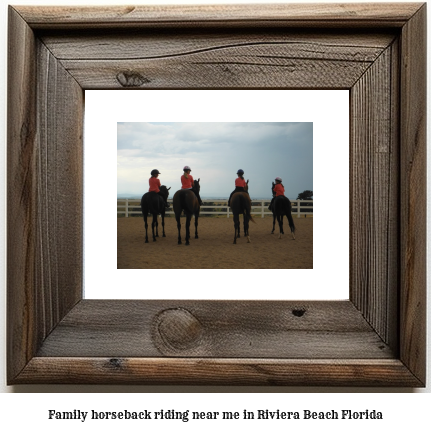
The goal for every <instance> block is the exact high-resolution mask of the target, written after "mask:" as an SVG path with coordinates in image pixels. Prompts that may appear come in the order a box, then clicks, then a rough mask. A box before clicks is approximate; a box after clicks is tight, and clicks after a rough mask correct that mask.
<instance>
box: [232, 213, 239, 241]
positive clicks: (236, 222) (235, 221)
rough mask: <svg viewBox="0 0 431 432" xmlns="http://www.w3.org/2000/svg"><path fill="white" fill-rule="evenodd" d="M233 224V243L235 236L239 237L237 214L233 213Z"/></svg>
mask: <svg viewBox="0 0 431 432" xmlns="http://www.w3.org/2000/svg"><path fill="white" fill-rule="evenodd" d="M233 226H234V228H235V236H234V238H233V244H236V239H237V237H239V235H238V236H237V232H239V214H236V213H235V214H234V215H233Z"/></svg>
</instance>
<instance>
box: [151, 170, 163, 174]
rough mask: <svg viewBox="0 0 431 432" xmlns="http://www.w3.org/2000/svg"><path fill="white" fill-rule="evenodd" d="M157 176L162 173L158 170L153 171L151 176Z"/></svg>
mask: <svg viewBox="0 0 431 432" xmlns="http://www.w3.org/2000/svg"><path fill="white" fill-rule="evenodd" d="M156 174H161V172H160V171H159V170H157V169H153V170H152V171H151V175H156Z"/></svg>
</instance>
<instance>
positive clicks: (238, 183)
mask: <svg viewBox="0 0 431 432" xmlns="http://www.w3.org/2000/svg"><path fill="white" fill-rule="evenodd" d="M236 174H237V176H238V178H236V179H235V190H234V191H233V192H232V193H231V194H230V196H229V200H228V202H227V205H228V206H229V207H230V200H231V198H232V195H233V194H234V193H235V192H247V191H246V190H245V189H244V188H245V187H246V186H247V183H248V180H247V181H245V180H244V170H242V169H239V170H238V171H237V172H236ZM247 193H248V192H247Z"/></svg>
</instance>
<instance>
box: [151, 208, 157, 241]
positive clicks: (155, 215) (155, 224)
mask: <svg viewBox="0 0 431 432" xmlns="http://www.w3.org/2000/svg"><path fill="white" fill-rule="evenodd" d="M156 227H157V213H153V222H152V223H151V228H152V230H153V242H155V241H156V235H155V232H154V228H156ZM156 229H157V228H156Z"/></svg>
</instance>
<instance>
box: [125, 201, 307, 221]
mask: <svg viewBox="0 0 431 432" xmlns="http://www.w3.org/2000/svg"><path fill="white" fill-rule="evenodd" d="M168 202H169V203H170V205H171V208H170V209H169V210H168V211H166V214H168V215H173V214H174V212H173V209H172V199H168ZM202 202H203V203H204V204H203V205H202V206H201V211H200V214H201V215H226V216H227V217H229V216H230V215H231V214H232V212H231V210H230V207H228V205H227V200H212V199H204V200H202ZM270 202H271V200H251V214H252V215H261V216H262V217H265V216H272V212H270V211H269V210H268V206H269V204H270ZM205 203H210V204H208V205H205ZM291 203H292V214H293V215H296V216H297V217H301V216H305V217H307V215H308V216H312V215H313V200H291ZM140 204H141V200H139V199H117V217H118V216H122V215H124V216H125V217H129V216H132V215H141V214H142V213H141V206H140ZM303 204H306V205H303ZM208 209H211V210H209V211H208Z"/></svg>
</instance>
